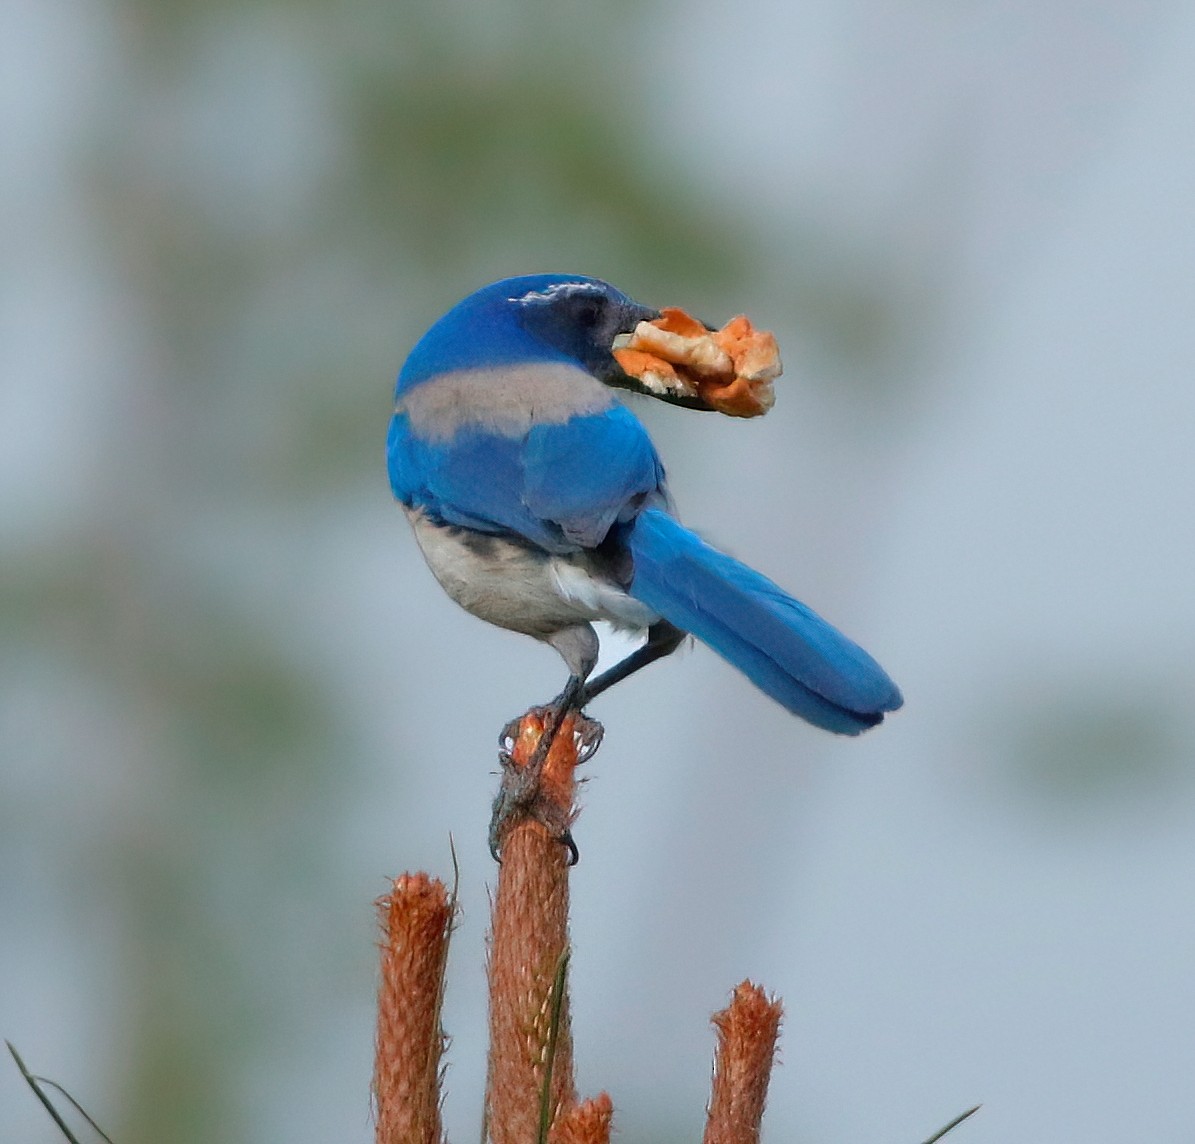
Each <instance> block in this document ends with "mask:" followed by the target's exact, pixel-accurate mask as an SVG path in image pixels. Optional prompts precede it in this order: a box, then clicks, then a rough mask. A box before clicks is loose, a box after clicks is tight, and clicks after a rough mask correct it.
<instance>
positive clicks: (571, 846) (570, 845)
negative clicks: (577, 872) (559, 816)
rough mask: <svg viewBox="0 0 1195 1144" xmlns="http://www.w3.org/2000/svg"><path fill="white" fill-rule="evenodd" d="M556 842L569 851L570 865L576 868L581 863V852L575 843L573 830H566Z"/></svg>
mask: <svg viewBox="0 0 1195 1144" xmlns="http://www.w3.org/2000/svg"><path fill="white" fill-rule="evenodd" d="M556 841H557V842H559V843H561V844H562V845H563V846H564V847H565V848H566V849H567V850H568V864H569V865H570V866H575V865H576V864H577V863H578V862H580V861H581V851H580V850H578V849H577V844H576V843H575V842H574V841H573V832H572V831H571V830H568V829H566V830H565V831H564V832H563V833H562V834H561V835H560V837H559V838H558V839H557V840H556Z"/></svg>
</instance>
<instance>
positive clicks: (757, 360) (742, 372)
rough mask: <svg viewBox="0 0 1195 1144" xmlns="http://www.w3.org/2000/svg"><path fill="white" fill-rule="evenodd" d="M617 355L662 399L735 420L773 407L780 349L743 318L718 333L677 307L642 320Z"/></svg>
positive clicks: (765, 334)
mask: <svg viewBox="0 0 1195 1144" xmlns="http://www.w3.org/2000/svg"><path fill="white" fill-rule="evenodd" d="M613 352H614V356H615V358H616V359H617V360H618V363H619V365H621V366H622V368H623V370H624V371H625V372H626V373H627V374H629V375H630V376H631V377H634V378H637V379H638V380H639V381H640V382H641V383H642V384H643V386H644V388H645V389H647V390H649V391H650V392H653V393H656V394H658V395H660V396H661V397H685V398H690V399H696V400H697V401H699V402H701V403H702V404H704V405H705V406H707V407H708V408H710V409H716V410H718V411H719V412H720V413H725V414H727V415H728V416H731V417H758V416H759V415H760V414H762V413H766V412H767V411H768V410H769V409H771V408H772V404H773V402H774V401H775V394H774V393H773V391H772V382H773V380H775V378H777V377H778V376H779V375H780V370H781V365H780V351H779V348H778V347H777V345H776V339H775V338H774V337H773V336H772V335H771V334H770V333H768V332H767V331H766V330H756V329H755V327H754V326H752V325H751V322H750V320H749V319H748V318H747V317H745V316H744V315H741V314H740V315H739V316H738V317H737V318H733V319H731V320H730V321H729V322H727V323H726V325H725V326H723V327H722V329H720V330H707V329H706V327H705V326H704V324H703V323H701V322H699V321H698V320H697V319H696V318H694V317H692V316H691V315H689V314H687V313H685V311H684V310H681V309H679V308H678V307H675V306H669V307H667V308H665V309H663V310H661V311H660V317H659V318H657V319H655V321H652V322H640V323H639V325H638V326H637V327H636V328H635V330H634V332H633V333H632V334H630V336H629V337H626V338H625V339H620V340H619V343H616V347H615V349H614V351H613Z"/></svg>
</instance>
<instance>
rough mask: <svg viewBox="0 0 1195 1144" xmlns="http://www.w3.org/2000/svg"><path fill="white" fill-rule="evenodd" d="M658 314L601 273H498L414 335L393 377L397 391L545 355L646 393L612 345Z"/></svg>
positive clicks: (681, 401)
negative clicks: (497, 278)
mask: <svg viewBox="0 0 1195 1144" xmlns="http://www.w3.org/2000/svg"><path fill="white" fill-rule="evenodd" d="M659 316H660V312H659V311H658V310H655V309H653V308H651V307H650V306H644V305H642V304H641V303H639V302H636V301H635V300H634V299H633V298H630V297H628V296H627V295H626V294H624V293H622V291H621V290H617V289H615V288H614V287H613V286H611V285H610V284H609V283H608V282H603V281H602V280H601V279H599V278H587V277H585V276H583V275H576V274H527V275H523V276H521V277H517V278H504V279H502V280H501V281H499V282H493V283H491V284H490V285H489V286H484V287H482V288H481V289H480V290H477V291H475V292H474V293H472V294H470V295H469V296H468V297H467V298H465V299H463V300H462V301H460V302H458V303H457V304H456V305H455V306H453V308H452V309H451V310H449V311H448V312H447V313H446V314H445V315H444V316H443V317H442V318H440V319H439V320H438V321H437V322H436V323H435V324H434V325H433V326H432V327H431V328H430V329H429V330H428V331H427V333H426V334H424V335H423V337H422V338H420V339H419V341H418V342H417V343H416V345H415V348H414V349H413V350H412V351H411V353H410V355H409V356H408V358H407V360H406V363H405V364H404V366H403V368H402V372H401V373H400V374H399V376H398V387H397V391H396V395H401V394H403V393H404V392H406V391H407V390H409V389H411V388H412V387H413V386H415V385H418V384H419V383H420V382H422V381H426V380H428V379H429V378H431V377H434V376H436V375H438V374H442V373H447V372H449V371H452V370H462V369H478V368H487V367H493V366H501V365H521V364H526V363H529V362H551V361H558V362H564V363H567V364H570V365H575V366H580V367H581V368H582V369H584V370H586V371H588V372H589V373H590V374H592V375H593V376H594V377H596V378H597V379H598V380H599V381H601V382H603V383H604V384H606V385H609V386H613V387H615V388H619V389H628V390H632V391H635V392H641V393H647V392H649V391H648V390H646V389H645V388H644V387H643V385H642V384H641V383H640V382H639V381H637V380H636V379H635V378H632V377H630V376H628V375H627V374H626V373H625V372H624V371H623V369H622V367H621V366H620V365H619V364H618V362H617V361H616V360H615V359H614V355H613V353H612V352H611V351H612V349H613V346H614V340H615V338H617V337H618V335H619V334H626V333H630V332H631V331H632V330H633V329H634V328H635V327H636V326H637V325H638V324H639V323H640V322H641V321H651V320H653V319H655V318H658V317H659ZM652 396H656V397H659V396H660V394H655V393H653V394H652ZM662 400H670V401H673V402H674V403H675V404H681V405H685V404H691V403H690V402H689V401H688V400H687V399H685V398H669V397H663V398H662Z"/></svg>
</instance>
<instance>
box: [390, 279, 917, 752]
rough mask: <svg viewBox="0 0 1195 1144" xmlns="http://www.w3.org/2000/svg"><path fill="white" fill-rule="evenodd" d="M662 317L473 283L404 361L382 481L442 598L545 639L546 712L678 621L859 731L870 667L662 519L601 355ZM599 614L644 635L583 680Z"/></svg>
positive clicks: (803, 611) (785, 692)
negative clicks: (555, 660) (552, 678)
mask: <svg viewBox="0 0 1195 1144" xmlns="http://www.w3.org/2000/svg"><path fill="white" fill-rule="evenodd" d="M658 316H659V312H658V311H656V310H652V309H650V308H649V307H646V306H642V305H640V304H639V303H638V302H635V301H633V300H632V299H630V298H628V297H627V296H626V295H625V294H622V293H620V292H619V291H618V290H616V289H614V287H612V286H610V285H608V284H607V283H605V282H602V281H599V280H597V279H594V278H585V277H581V276H574V275H567V274H534V275H528V276H525V277H519V278H507V279H504V280H503V281H501V282H495V283H493V284H492V285H490V286H486V287H484V288H483V289H481V290H478V291H477V292H476V293H474V294H470V295H469V297H467V298H465V299H464V300H463V301H462V302H460V303H458V304H457V305H456V306H454V307H453V308H452V309H451V310H449V311H448V313H446V314H445V315H444V316H443V317H442V318H440V319H439V320H438V321H437V322H436V323H435V324H434V325H433V326H432V327H431V329H429V330H428V331H427V333H426V334H424V335H423V337H422V338H421V339H420V340H419V342H418V343H417V344H416V346H415V348H414V349H413V350H412V351H411V353H410V356H409V357H408V358H407V360H406V363H405V364H404V365H403V368H402V372H401V373H400V374H399V377H398V385H397V388H396V390H395V402H396V404H395V410H394V419H393V420H392V421H391V423H390V434H389V440H388V446H387V451H388V457H389V468H390V483H391V485H392V486H393V489H394V495H395V496H396V497H397V498H398V500H399V501H400V502H401V503H402V505H403V508H404V509H405V510H406V514H407V517H408V519H409V520H410V522H411V525H412V527H413V528H414V530H415V537H416V539H417V540H418V542H419V546H420V548H421V549H422V550H423V555H424V557H425V558H426V560H427V563H428V565H429V566H430V568H431V570H432V573H433V574H434V575H435V577H436V579H437V580H438V581H439V582H440V584H441V585H442V587H443V588H444V590H445V591H446V592H447V593H448V595H449V596H451V597H452V598H453V599H454V600H455V601H456V602H457V603H458V604H460V605H461V607H463V608H465V609H466V610H467V611H469V612H472V613H473V614H474V615H475V616H479V617H481V619H483V620H488V621H489V622H490V623H492V624H497V625H498V626H499V627H503V628H509V629H510V630H512V631H516V632H523V633H525V634H526V635H529V636H534V637H535V638H536V639H538V640H542V641H543V642H544V643H547V644H551V646H552V647H554V648H555V649H556V650H557V651H558V652H559V653H560V655H561V656H562V657H563V659H564V662H565V663H566V664H567V666H568V671H569V679H568V683H567V685H566V687H565V689H564V691H563V692H562V693H561V695H560V696H558V697H557V699H556V700H554V701H553V702H554V705H555V706H556V708H557V709H558V710H560V711H561V712H563V711H564V710H565V709H568V708H572V709H579V708H581V707H583V706H584V705H585V704H586V703H588V702H589V701H590V700H591V699H593V698H594V696H596V695H598V694H600V693H601V692H602V691H604V690H605V689H606V688H607V687H609V686H610V685H611V684H614V683H617V682H618V681H619V680H621V679H624V678H625V677H626V676H628V675H630V674H631V673H632V672H634V671H637V670H638V669H639V668H641V667H644V666H646V665H647V664H648V663H651V662H652V661H653V660H656V659H658V658H660V657H661V656H664V655H668V654H669V653H670V652H673V651H675V650H676V648H677V647H678V646H679V645H680V643H681V642H682V640H683V639H684V636H685V634H686V633H692V634H693V635H694V636H696V637H697V638H698V639H700V640H701V641H702V642H703V643H706V644H708V645H709V646H710V647H712V648H713V649H714V651H716V652H717V653H718V654H719V655H721V656H722V657H723V658H724V659H726V660H728V661H729V662H730V663H732V664H734V666H735V667H737V668H738V669H739V670H740V671H741V672H743V674H744V675H746V676H747V677H748V678H749V679H750V680H751V681H752V682H753V683H754V684H755V685H756V686H757V687H759V688H761V689H762V690H763V691H765V692H766V693H767V694H768V695H770V696H771V697H772V698H773V699H775V700H776V701H777V702H778V703H780V704H782V705H783V706H784V707H786V708H788V710H789V711H792V712H793V713H794V714H797V715H800V716H801V718H803V719H806V720H808V721H809V722H810V723H813V724H815V725H816V726H818V727H824V728H826V729H827V730H829V731H836V732H838V733H839V734H844V735H856V734H858V733H859V732H861V731H864V730H866V729H867V728H868V727H872V726H874V725H875V724H877V723H879V722H880V721H881V720H882V719H883V717H884V713H885V712H886V711H894V710H896V708H898V707H899V706H900V705H901V702H902V700H901V694H900V691H899V690H898V689H897V687H896V685H895V684H894V683H893V682H892V680H891V679H889V678H888V676H887V674H886V673H885V672H884V670H883V668H881V667H880V665H879V664H878V663H876V661H875V660H874V659H872V658H871V656H870V655H868V654H867V652H865V651H864V650H863V649H862V648H860V647H859V646H858V645H857V644H854V643H852V642H851V641H850V640H849V639H847V638H846V637H845V636H844V635H842V634H841V633H840V632H839V631H837V630H836V629H835V628H833V627H831V626H830V625H829V624H828V623H826V621H825V620H823V619H822V618H821V617H820V616H818V615H817V614H815V613H814V612H813V611H811V610H810V609H809V608H807V607H806V606H805V605H804V604H802V603H800V602H798V601H797V600H794V599H793V598H792V597H791V596H789V595H787V594H786V593H785V592H783V591H782V590H781V589H780V588H778V587H777V586H776V585H775V584H773V583H772V582H771V581H770V580H768V579H766V578H765V577H763V576H761V575H760V574H759V573H758V572H754V571H752V570H751V569H750V568H748V567H746V566H745V565H743V564H740V563H739V562H738V561H737V560H733V559H731V557H729V556H726V555H724V554H723V553H721V552H718V551H717V550H716V549H713V548H711V547H710V546H709V545H708V544H706V543H705V542H704V541H702V540H701V539H700V538H699V537H697V536H696V535H694V533H692V532H690V531H689V530H688V529H687V528H685V527H684V526H682V525H681V524H679V523H678V522H677V520H676V518H675V516H674V515H673V508H672V502H671V499H670V497H669V495H668V490H667V487H666V484H665V481H664V469H663V467H662V465H661V464H660V459H659V457H658V456H657V455H656V451H655V448H654V447H653V445H652V443H651V440H650V438H649V437H648V435H647V431H646V430H645V429H644V427H643V425H642V424H641V423H640V422H639V420H638V419H637V418H636V417H635V415H634V414H633V413H632V412H631V411H630V410H629V409H628V408H627V407H626V406H625V405H623V404H622V402H621V401H620V400H619V397H618V393H617V391H618V390H619V389H623V390H632V391H634V390H641V389H642V388H643V387H642V386H641V385H640V384H639V383H638V382H636V381H635V379H633V378H631V377H629V376H628V375H627V374H626V373H624V372H623V370H622V369H621V367H620V366H619V365H618V363H617V362H616V361H615V359H614V357H613V355H612V353H611V347H612V346H613V343H614V339H615V337H616V336H617V335H618V334H620V333H627V332H630V331H631V330H633V329H634V327H635V326H636V325H637V324H638V323H639V322H640V321H642V320H645V319H646V320H650V319H654V318H656V317H658ZM665 400H668V398H665ZM673 400H674V401H675V403H676V404H692V403H691V402H687V401H686V400H684V399H673ZM594 620H606V621H608V622H609V623H611V624H613V625H614V626H615V627H617V628H622V629H629V630H632V631H643V630H644V629H646V631H647V640H646V643H644V644H643V645H642V646H641V647H640V648H639V649H638V650H637V651H635V652H633V653H631V655H629V656H628V657H627V658H626V659H624V660H623V661H622V662H621V663H619V664H616V665H615V666H614V667H612V668H611V669H610V670H608V671H606V672H604V673H603V674H601V675H599V676H597V677H596V678H594V679H590V674H591V673H592V671H593V668H594V665H595V664H596V662H597V657H598V639H597V635H596V633H595V632H594V629H593V627H592V622H593V621H594Z"/></svg>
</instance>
